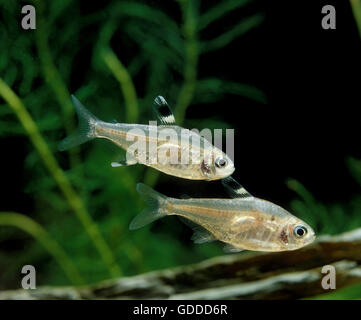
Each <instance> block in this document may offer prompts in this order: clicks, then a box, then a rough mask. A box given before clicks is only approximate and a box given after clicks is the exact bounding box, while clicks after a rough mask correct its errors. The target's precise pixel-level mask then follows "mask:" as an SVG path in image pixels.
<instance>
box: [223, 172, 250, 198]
mask: <svg viewBox="0 0 361 320" xmlns="http://www.w3.org/2000/svg"><path fill="white" fill-rule="evenodd" d="M222 184H223V186H224V187H225V188H226V190H227V191H228V193H229V195H230V196H231V197H232V198H243V199H246V198H253V196H252V195H251V194H250V193H249V192H248V191H247V190H246V189H245V188H243V187H242V186H241V185H240V184H239V183H238V182H237V181H236V180H234V179H233V178H232V177H231V176H229V177H227V178H224V179H222Z"/></svg>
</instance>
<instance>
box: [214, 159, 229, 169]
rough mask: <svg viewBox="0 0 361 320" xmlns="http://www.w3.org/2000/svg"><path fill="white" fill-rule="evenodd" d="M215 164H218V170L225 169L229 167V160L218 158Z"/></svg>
mask: <svg viewBox="0 0 361 320" xmlns="http://www.w3.org/2000/svg"><path fill="white" fill-rule="evenodd" d="M215 164H216V166H217V167H218V168H224V167H226V166H227V164H228V161H227V159H225V158H222V157H218V158H217V159H216V161H215Z"/></svg>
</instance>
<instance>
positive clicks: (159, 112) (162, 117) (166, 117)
mask: <svg viewBox="0 0 361 320" xmlns="http://www.w3.org/2000/svg"><path fill="white" fill-rule="evenodd" d="M153 110H154V112H155V114H156V116H157V118H158V120H159V121H160V122H161V124H162V125H166V126H174V125H176V122H175V117H174V114H173V112H172V111H171V110H170V108H169V105H168V103H167V101H166V100H165V99H164V98H163V97H162V96H157V97H156V98H155V99H154V103H153Z"/></svg>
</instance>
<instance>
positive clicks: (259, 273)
mask: <svg viewBox="0 0 361 320" xmlns="http://www.w3.org/2000/svg"><path fill="white" fill-rule="evenodd" d="M325 265H333V266H334V267H335V268H336V287H337V289H340V288H343V287H345V286H348V285H351V284H355V283H360V284H361V229H356V230H354V231H351V232H348V233H344V234H341V235H338V236H334V237H331V236H323V237H320V238H319V239H318V240H317V241H315V242H314V243H313V244H311V245H309V246H307V247H305V248H303V249H300V250H296V251H289V252H280V253H260V252H259V253H255V252H245V253H240V254H229V255H225V256H221V257H217V258H213V259H209V260H206V261H204V262H201V263H198V264H194V265H189V266H185V267H177V268H173V269H166V270H161V271H156V272H150V273H146V274H141V275H138V276H133V277H126V278H120V279H112V280H108V281H104V282H101V283H98V284H95V285H90V286H86V287H80V288H75V287H62V288H54V287H41V288H38V289H36V290H13V291H4V292H0V299H297V298H304V297H311V296H314V295H318V294H322V293H327V292H329V291H330V290H325V289H323V288H322V286H321V280H322V278H323V277H324V276H325V274H322V273H321V269H322V267H323V266H325ZM337 289H336V290H337Z"/></svg>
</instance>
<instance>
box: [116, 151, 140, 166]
mask: <svg viewBox="0 0 361 320" xmlns="http://www.w3.org/2000/svg"><path fill="white" fill-rule="evenodd" d="M137 163H138V160H137V159H136V158H135V157H133V156H132V155H131V154H129V153H127V157H126V159H121V160H118V161H114V162H112V163H111V165H112V167H113V168H115V167H125V166H132V165H134V164H137Z"/></svg>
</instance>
